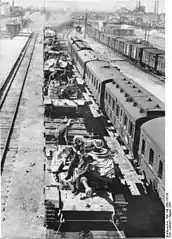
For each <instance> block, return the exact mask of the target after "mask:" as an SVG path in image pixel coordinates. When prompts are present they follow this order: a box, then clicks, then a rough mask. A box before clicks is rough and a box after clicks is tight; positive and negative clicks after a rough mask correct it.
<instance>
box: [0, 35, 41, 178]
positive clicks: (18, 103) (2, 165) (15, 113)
mask: <svg viewBox="0 0 172 239" xmlns="http://www.w3.org/2000/svg"><path fill="white" fill-rule="evenodd" d="M37 36H38V34H36V35H35V36H34V35H33V34H32V37H31V40H32V39H33V38H34V37H35V39H34V44H33V48H32V51H31V54H30V56H29V62H28V64H27V68H26V72H25V74H24V77H23V82H22V86H21V89H20V93H19V97H18V100H17V104H16V107H15V110H14V114H13V116H12V121H11V125H10V127H9V130H8V133H7V137H6V140H5V146H4V147H3V150H2V154H1V175H2V173H3V168H4V164H5V159H6V154H7V151H8V146H9V143H10V138H11V135H12V132H13V127H14V124H15V120H16V117H17V114H18V109H19V105H20V101H21V97H22V93H23V89H24V85H25V82H26V78H27V74H28V71H29V67H30V63H31V60H32V56H33V52H34V49H35V44H36V40H37ZM30 42H31V41H30ZM27 49H28V47H27ZM23 59H24V57H23V58H22V60H23ZM20 65H21V64H20ZM19 67H20V66H19ZM19 67H17V71H16V73H15V75H16V74H17V72H18V69H19ZM14 78H15V76H14ZM13 80H14V79H13ZM11 85H12V84H11ZM8 92H9V90H8ZM6 97H7V96H6Z"/></svg>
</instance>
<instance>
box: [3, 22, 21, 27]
mask: <svg viewBox="0 0 172 239" xmlns="http://www.w3.org/2000/svg"><path fill="white" fill-rule="evenodd" d="M6 25H7V26H8V25H9V26H11V25H12V26H18V25H20V23H19V22H9V23H7V24H6Z"/></svg>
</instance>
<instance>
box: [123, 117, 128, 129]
mask: <svg viewBox="0 0 172 239" xmlns="http://www.w3.org/2000/svg"><path fill="white" fill-rule="evenodd" d="M127 121H128V118H127V116H126V114H125V115H124V125H125V126H127Z"/></svg>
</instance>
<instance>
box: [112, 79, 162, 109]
mask: <svg viewBox="0 0 172 239" xmlns="http://www.w3.org/2000/svg"><path fill="white" fill-rule="evenodd" d="M113 82H114V86H115V87H116V86H117V85H118V87H119V88H120V89H121V90H122V91H123V92H124V94H126V97H129V98H130V99H131V101H133V102H136V103H137V105H138V106H140V108H141V109H143V110H144V111H147V110H150V109H153V110H156V109H157V110H165V105H164V104H163V103H162V102H161V101H160V100H159V99H157V98H156V97H154V96H153V95H152V94H151V93H149V92H148V91H147V90H145V89H144V88H143V87H141V86H140V85H139V84H137V83H136V82H135V81H133V80H132V79H129V78H127V77H126V76H124V75H123V77H122V78H120V79H119V78H116V79H115V78H114V80H113Z"/></svg>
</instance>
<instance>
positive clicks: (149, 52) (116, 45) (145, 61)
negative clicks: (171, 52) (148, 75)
mask: <svg viewBox="0 0 172 239" xmlns="http://www.w3.org/2000/svg"><path fill="white" fill-rule="evenodd" d="M87 34H88V35H89V36H91V37H93V38H94V39H95V40H97V41H98V42H100V43H102V44H104V45H106V46H108V47H110V48H111V49H112V50H115V51H116V52H119V53H120V54H123V55H124V56H126V57H128V58H129V59H130V60H132V61H134V62H136V63H139V64H140V65H141V66H142V67H146V68H148V69H149V70H151V71H152V72H154V73H155V74H157V75H162V76H165V67H164V65H165V63H164V57H160V55H162V56H164V55H165V53H164V51H160V50H158V49H156V48H154V47H152V46H151V45H148V44H147V43H142V46H141V45H140V42H137V40H136V39H135V43H134V42H133V41H131V39H132V37H121V36H114V35H108V34H106V33H104V32H101V31H99V30H98V29H95V28H93V27H91V26H88V27H87ZM130 38H131V39H130ZM126 48H128V49H129V50H127V51H126V50H125V49H126ZM132 52H133V53H132ZM135 52H137V54H136V53H135Z"/></svg>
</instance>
